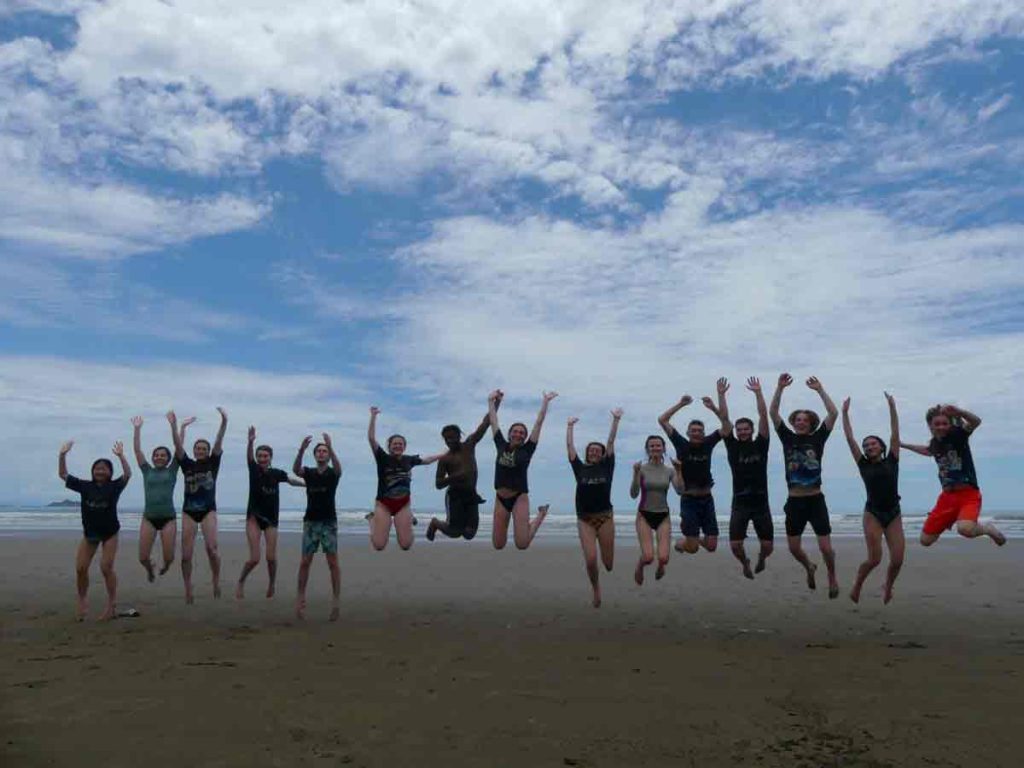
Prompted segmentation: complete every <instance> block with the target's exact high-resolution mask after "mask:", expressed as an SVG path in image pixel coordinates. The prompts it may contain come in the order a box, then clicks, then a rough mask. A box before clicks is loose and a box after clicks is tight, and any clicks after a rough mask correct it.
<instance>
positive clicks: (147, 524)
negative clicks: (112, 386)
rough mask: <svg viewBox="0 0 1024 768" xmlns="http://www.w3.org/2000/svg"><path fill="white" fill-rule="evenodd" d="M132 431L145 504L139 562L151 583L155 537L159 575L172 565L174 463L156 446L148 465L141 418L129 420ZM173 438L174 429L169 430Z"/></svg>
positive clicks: (164, 449) (176, 528) (169, 456)
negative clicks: (160, 554) (161, 559)
mask: <svg viewBox="0 0 1024 768" xmlns="http://www.w3.org/2000/svg"><path fill="white" fill-rule="evenodd" d="M132 427H134V428H135V435H134V440H133V446H134V448H135V461H137V462H138V464H139V469H140V470H141V471H142V483H143V489H144V491H145V496H146V501H145V506H144V507H143V511H142V524H141V526H140V528H139V562H140V563H141V564H142V567H143V568H145V569H146V577H147V578H148V579H149V580H150V581H151V582H152V581H155V580H156V572H155V568H154V566H153V559H152V554H153V544H154V543H155V541H156V537H157V534H159V535H160V545H161V549H162V550H163V556H164V564H163V567H162V568H161V569H160V575H161V576H163V575H164V574H165V573H167V571H168V569H169V568H170V567H171V564H172V563H173V562H174V544H175V540H176V538H177V533H178V524H177V513H176V512H175V511H174V486H175V484H176V483H177V482H178V461H177V459H175V458H174V456H173V455H172V454H171V450H170V448H167V447H166V446H163V445H161V446H159V447H157V448H154V449H153V453H152V459H153V463H152V464H150V463H149V462H148V461H146V455H145V454H144V453H143V452H142V417H141V416H136V417H134V418H133V419H132ZM171 437H172V438H173V437H174V427H173V425H172V427H171Z"/></svg>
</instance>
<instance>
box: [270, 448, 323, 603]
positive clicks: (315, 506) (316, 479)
mask: <svg viewBox="0 0 1024 768" xmlns="http://www.w3.org/2000/svg"><path fill="white" fill-rule="evenodd" d="M312 441H313V436H312V435H306V437H304V438H303V440H302V444H301V445H299V452H298V454H297V455H296V456H295V463H294V464H292V472H294V473H295V476H296V477H301V478H302V479H303V480H304V481H305V482H306V514H305V515H304V516H303V518H302V560H301V562H300V563H299V594H298V597H297V599H296V603H295V615H296V616H297V617H298V618H300V619H304V618H306V584H308V583H309V568H310V566H311V565H312V564H313V557H314V556H315V555H316V551H317V550H318V549H322V550H323V552H324V559H326V560H327V568H328V570H329V571H330V574H331V595H332V599H331V614H330V620H331V621H337V620H338V614H339V612H340V608H339V600H340V598H341V568H339V567H338V510H337V507H336V505H335V500H334V497H335V494H336V493H337V490H338V483H339V481H340V480H341V461H340V460H339V459H338V454H336V453H335V452H334V446H333V445H332V444H331V436H330V435H328V434H327V433H326V432H324V433H323V442H322V443H317V445H316V446H315V447H314V448H313V459H314V460H315V461H316V466H315V467H304V466H302V456H303V454H305V452H306V449H307V448H308V447H309V444H310V443H311V442H312ZM328 462H330V465H329V466H328ZM267 557H268V562H269V554H268V556H267Z"/></svg>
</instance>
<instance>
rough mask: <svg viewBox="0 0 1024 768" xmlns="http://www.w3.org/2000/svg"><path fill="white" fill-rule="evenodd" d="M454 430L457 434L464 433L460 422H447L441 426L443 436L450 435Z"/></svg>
mask: <svg viewBox="0 0 1024 768" xmlns="http://www.w3.org/2000/svg"><path fill="white" fill-rule="evenodd" d="M452 432H454V433H455V434H457V435H461V434H462V430H461V429H460V428H459V425H458V424H447V425H445V426H443V427H441V437H444V436H445V435H450V434H451V433H452Z"/></svg>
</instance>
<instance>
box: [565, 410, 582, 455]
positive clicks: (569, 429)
mask: <svg viewBox="0 0 1024 768" xmlns="http://www.w3.org/2000/svg"><path fill="white" fill-rule="evenodd" d="M577 421H579V419H578V418H576V417H575V416H572V417H570V419H569V421H568V423H567V424H566V425H565V450H566V453H568V454H569V461H571V462H572V461H576V459H577V458H579V454H578V453H576V440H575V439H574V435H573V431H574V429H573V428H574V427H575V426H576V422H577Z"/></svg>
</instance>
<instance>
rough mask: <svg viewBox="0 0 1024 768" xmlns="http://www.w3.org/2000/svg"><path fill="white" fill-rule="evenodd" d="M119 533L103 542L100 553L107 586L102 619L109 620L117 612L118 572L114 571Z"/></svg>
mask: <svg viewBox="0 0 1024 768" xmlns="http://www.w3.org/2000/svg"><path fill="white" fill-rule="evenodd" d="M117 538H118V537H117V534H116V533H115V534H114V535H113V536H111V537H110V538H109V539H107V540H106V541H104V542H103V551H102V552H101V553H100V572H101V573H102V574H103V583H104V585H105V586H106V587H107V607H106V608H104V609H103V613H102V614H100V621H109V620H110V619H112V618H114V615H115V614H116V613H117V574H116V573H114V558H116V557H117Z"/></svg>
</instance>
